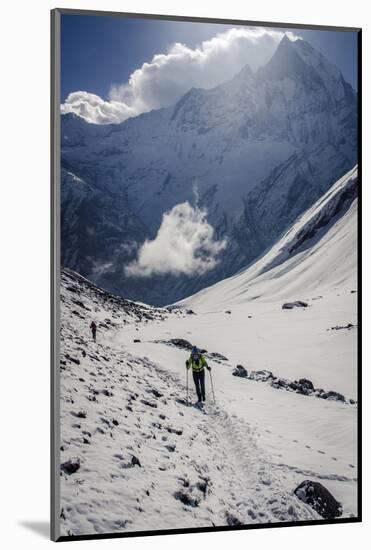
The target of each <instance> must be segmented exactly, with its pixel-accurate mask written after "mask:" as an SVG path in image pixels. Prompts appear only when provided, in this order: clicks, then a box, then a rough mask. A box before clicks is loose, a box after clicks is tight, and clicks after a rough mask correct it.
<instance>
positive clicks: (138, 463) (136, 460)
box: [131, 455, 142, 468]
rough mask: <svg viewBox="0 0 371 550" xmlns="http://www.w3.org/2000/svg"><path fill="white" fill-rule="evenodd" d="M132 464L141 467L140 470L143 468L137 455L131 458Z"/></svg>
mask: <svg viewBox="0 0 371 550" xmlns="http://www.w3.org/2000/svg"><path fill="white" fill-rule="evenodd" d="M131 464H132V465H133V466H139V468H141V467H142V465H141V463H140V460H139V458H138V457H136V456H135V455H133V456H132V457H131Z"/></svg>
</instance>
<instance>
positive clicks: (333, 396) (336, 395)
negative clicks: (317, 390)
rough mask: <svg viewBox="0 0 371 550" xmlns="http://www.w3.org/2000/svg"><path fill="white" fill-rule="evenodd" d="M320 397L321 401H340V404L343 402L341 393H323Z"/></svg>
mask: <svg viewBox="0 0 371 550" xmlns="http://www.w3.org/2000/svg"><path fill="white" fill-rule="evenodd" d="M321 397H322V399H330V400H333V401H342V402H344V401H345V397H344V395H342V394H341V393H338V392H337V391H327V392H324V393H323V394H322V395H321Z"/></svg>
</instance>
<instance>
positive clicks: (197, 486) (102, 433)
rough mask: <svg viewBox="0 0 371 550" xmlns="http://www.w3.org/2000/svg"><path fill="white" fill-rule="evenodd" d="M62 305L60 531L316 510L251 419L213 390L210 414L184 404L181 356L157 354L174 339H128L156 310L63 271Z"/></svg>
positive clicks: (203, 523) (158, 314)
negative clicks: (94, 329)
mask: <svg viewBox="0 0 371 550" xmlns="http://www.w3.org/2000/svg"><path fill="white" fill-rule="evenodd" d="M61 311H62V330H61V403H60V405H61V443H60V462H61V477H60V483H61V502H60V522H61V527H60V529H61V534H62V535H79V534H96V533H114V532H123V531H126V530H128V531H129V530H130V531H145V530H155V529H180V528H192V527H209V526H213V525H216V526H218V525H237V524H239V523H243V524H249V523H257V522H263V523H270V522H277V521H300V520H310V519H320V517H319V516H318V515H317V514H316V512H314V511H313V510H312V509H311V508H310V507H309V506H307V505H306V504H304V503H303V502H301V501H300V500H298V498H297V497H296V496H295V495H294V494H293V489H294V488H295V487H296V485H297V483H295V482H294V477H293V476H292V475H291V473H289V472H286V470H283V469H282V467H280V466H275V465H274V463H273V462H272V458H271V456H270V454H269V453H268V452H267V450H266V449H264V446H263V445H262V443H261V437H260V434H259V431H258V429H257V427H256V426H254V424H253V423H252V422H250V421H245V420H244V419H243V418H242V417H241V415H235V414H233V413H232V412H229V411H228V410H227V409H226V408H225V407H224V402H223V401H222V400H220V401H219V399H218V403H217V405H216V406H214V405H213V404H208V407H207V409H208V410H207V413H206V414H204V413H203V412H202V411H200V410H198V409H195V408H194V407H191V406H190V407H188V406H187V405H186V403H185V378H184V366H183V368H182V369H180V370H179V372H177V369H170V368H169V360H170V358H171V353H170V355H166V353H165V352H166V350H169V351H170V352H173V351H174V350H172V349H171V348H169V347H168V346H167V347H166V349H165V346H162V345H160V344H148V345H149V346H150V345H152V346H153V350H155V349H158V350H162V351H163V358H162V359H161V357H160V356H159V355H157V356H156V357H151V359H149V358H147V357H146V356H145V353H143V352H145V351H146V350H144V349H140V347H138V346H140V343H136V344H130V345H128V341H127V338H128V336H130V337H131V336H137V335H138V334H139V332H140V331H141V330H148V331H149V332H148V333H152V332H154V331H156V330H157V329H158V327H159V326H160V325H162V324H164V326H165V322H166V321H165V317H166V313H165V312H164V311H161V310H156V309H150V308H146V307H144V306H138V305H137V304H133V303H128V302H125V301H123V300H120V299H117V298H115V297H112V296H111V295H109V294H107V293H104V292H103V291H100V290H99V289H97V288H96V287H94V285H91V284H90V283H88V282H87V281H86V280H84V279H83V278H81V277H79V276H77V275H75V274H72V273H71V272H66V273H64V274H63V285H62V309H61ZM170 317H172V318H173V317H175V315H173V314H171V315H169V318H170ZM92 318H95V319H97V320H98V322H99V324H98V327H99V328H98V341H97V342H96V343H95V342H93V341H92V340H91V336H90V334H89V328H88V327H89V325H90V322H91V319H92ZM184 321H186V319H185V318H184ZM122 326H124V327H125V328H124V329H123V328H122ZM137 329H138V330H137ZM124 335H125V337H124ZM133 339H134V338H133ZM135 346H137V347H135ZM131 347H133V348H134V349H133V351H131V350H130V349H129V348H131ZM175 351H176V350H175ZM148 355H149V354H148ZM153 355H155V353H153ZM164 358H165V359H166V360H164ZM180 358H181V359H183V357H181V356H180ZM175 364H176V362H175V356H174V365H175ZM215 374H216V371H215ZM218 378H219V377H218V375H217V374H216V381H217V382H216V383H219V382H218ZM236 397H237V399H238V394H237V395H236ZM227 402H228V400H226V401H225V403H227Z"/></svg>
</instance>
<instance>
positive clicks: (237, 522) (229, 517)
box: [225, 512, 243, 527]
mask: <svg viewBox="0 0 371 550" xmlns="http://www.w3.org/2000/svg"><path fill="white" fill-rule="evenodd" d="M225 519H226V520H227V524H228V525H229V526H230V527H234V526H235V525H243V523H242V521H241V520H239V519H238V518H237V517H236V516H234V515H233V514H230V513H229V512H227V513H226V515H225Z"/></svg>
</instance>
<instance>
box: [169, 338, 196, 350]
mask: <svg viewBox="0 0 371 550" xmlns="http://www.w3.org/2000/svg"><path fill="white" fill-rule="evenodd" d="M169 343H170V344H173V346H175V347H177V348H180V349H186V350H191V349H192V347H193V346H192V344H191V343H190V342H188V340H184V339H183V338H172V339H171V340H169Z"/></svg>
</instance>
